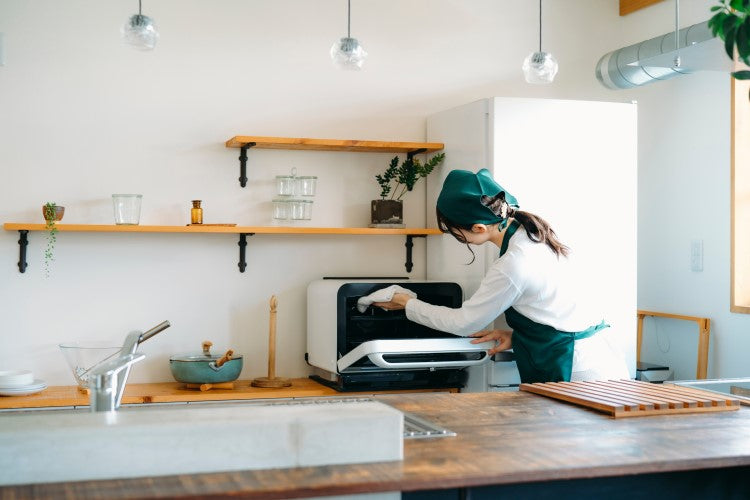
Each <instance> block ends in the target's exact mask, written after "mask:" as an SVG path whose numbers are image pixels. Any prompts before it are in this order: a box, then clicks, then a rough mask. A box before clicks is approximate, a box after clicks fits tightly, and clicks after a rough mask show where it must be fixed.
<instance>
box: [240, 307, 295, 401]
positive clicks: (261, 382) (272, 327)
mask: <svg viewBox="0 0 750 500" xmlns="http://www.w3.org/2000/svg"><path fill="white" fill-rule="evenodd" d="M277 303H278V302H277V300H276V296H275V295H272V296H271V313H270V318H269V325H268V377H258V378H255V379H253V381H252V382H251V383H250V385H252V386H253V387H289V386H290V385H292V381H291V380H289V379H288V378H278V377H276V305H277Z"/></svg>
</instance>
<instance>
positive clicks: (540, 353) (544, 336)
mask: <svg viewBox="0 0 750 500" xmlns="http://www.w3.org/2000/svg"><path fill="white" fill-rule="evenodd" d="M519 226H520V224H519V223H518V222H517V221H515V220H514V221H513V222H511V224H510V226H508V229H507V231H506V232H505V236H504V237H503V243H502V246H501V247H500V256H501V257H502V256H503V254H504V253H505V251H506V250H507V249H508V242H509V241H510V238H511V237H512V236H513V234H514V233H515V232H516V230H517V229H518V228H519ZM505 321H506V322H507V323H508V326H509V327H510V328H511V329H512V330H513V337H512V346H513V353H514V355H515V358H516V364H517V365H518V372H519V374H520V375H521V382H523V383H533V382H560V381H566V382H567V381H569V380H570V375H571V372H572V371H573V345H574V344H575V341H576V340H579V339H585V338H586V337H591V336H592V335H594V334H595V333H596V332H598V331H599V330H603V329H604V328H607V327H608V326H609V325H608V324H606V323H605V322H604V321H602V322H601V323H599V324H598V325H596V326H592V327H589V328H587V329H586V330H583V331H582V332H563V331H560V330H557V329H555V328H553V327H551V326H549V325H543V324H541V323H537V322H535V321H532V320H530V319H529V318H527V317H526V316H524V315H522V314H520V313H519V312H518V311H516V310H515V309H513V308H512V307H511V308H508V310H507V311H505Z"/></svg>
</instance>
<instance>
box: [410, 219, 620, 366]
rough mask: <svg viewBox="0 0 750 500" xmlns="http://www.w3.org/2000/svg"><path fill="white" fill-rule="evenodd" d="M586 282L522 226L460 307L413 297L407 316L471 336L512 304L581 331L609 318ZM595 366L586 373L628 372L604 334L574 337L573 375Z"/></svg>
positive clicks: (559, 326)
mask: <svg viewBox="0 0 750 500" xmlns="http://www.w3.org/2000/svg"><path fill="white" fill-rule="evenodd" d="M581 285H582V284H581V283H580V276H577V275H576V273H575V272H574V269H573V268H572V266H571V265H570V262H569V260H568V259H567V258H565V257H558V256H557V255H556V254H555V253H554V252H553V251H552V250H551V249H550V248H549V247H548V246H547V245H546V244H542V243H537V242H534V241H532V240H531V239H530V238H529V237H528V235H527V234H526V231H525V230H524V229H523V227H520V228H519V229H518V231H516V232H515V234H513V236H512V237H511V238H510V241H509V244H508V249H507V250H506V252H505V254H503V256H502V257H500V258H499V259H497V260H496V261H495V262H494V263H493V264H492V266H491V267H490V269H489V270H488V272H487V274H486V275H485V277H484V279H482V282H481V284H480V285H479V288H478V289H477V291H476V292H475V293H474V295H472V296H471V297H470V298H469V299H468V300H466V301H465V302H464V303H463V304H462V306H461V307H460V308H457V309H453V308H450V307H445V306H436V305H432V304H428V303H426V302H423V301H421V300H418V299H411V300H409V302H407V304H406V317H407V318H409V319H410V320H411V321H414V322H416V323H420V324H422V325H425V326H428V327H430V328H434V329H436V330H440V331H444V332H448V333H452V334H454V335H461V336H468V335H471V334H472V333H475V332H478V331H481V330H482V329H484V328H485V327H486V326H487V325H489V324H491V323H492V322H493V321H494V320H495V318H497V317H498V316H500V315H501V314H502V313H504V312H505V310H506V309H508V308H509V307H511V306H512V307H513V308H514V309H515V310H516V311H518V312H519V313H520V314H522V315H524V316H526V317H527V318H528V319H530V320H532V321H535V322H537V323H540V324H544V325H549V326H552V327H553V328H555V329H556V330H561V331H566V332H579V331H583V330H585V329H587V328H589V327H590V326H593V325H597V324H599V323H600V322H601V321H602V320H603V319H605V318H602V317H600V316H598V315H597V312H596V311H593V310H592V309H591V308H590V307H589V306H588V303H587V301H586V300H585V297H586V296H587V295H588V291H587V290H585V289H583V288H582V286H581ZM607 365H610V366H609V367H608V366H607ZM590 371H594V372H596V373H595V374H588V375H584V376H583V378H584V379H596V378H628V377H629V373H628V371H627V367H626V366H625V363H624V361H623V360H622V359H621V357H620V358H619V362H618V356H616V354H615V353H614V352H612V350H611V348H610V346H609V344H608V343H607V342H606V341H605V340H604V339H603V338H601V336H600V335H594V336H592V337H589V338H587V339H582V340H577V341H576V342H575V347H574V355H573V372H574V376H575V375H576V374H575V372H590ZM580 379H581V378H573V380H580Z"/></svg>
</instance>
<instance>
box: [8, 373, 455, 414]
mask: <svg viewBox="0 0 750 500" xmlns="http://www.w3.org/2000/svg"><path fill="white" fill-rule="evenodd" d="M250 382H251V380H236V381H235V383H234V389H210V390H208V391H200V390H198V389H188V388H186V387H185V384H182V383H179V382H160V383H149V384H128V385H127V386H125V393H124V394H123V396H122V404H137V403H177V402H196V401H229V400H236V399H240V400H244V399H266V398H272V399H279V398H310V397H325V396H356V395H372V394H374V393H377V394H389V393H394V392H397V393H405V392H406V393H408V392H446V391H448V392H457V390H456V389H420V390H417V391H363V392H338V391H336V390H335V389H333V388H331V387H327V386H325V385H322V384H320V383H318V382H315V381H314V380H311V379H309V378H295V379H291V382H292V385H291V387H283V388H279V389H275V388H260V387H252V386H251V385H250ZM88 404H89V396H88V394H85V393H83V392H81V391H80V390H78V388H77V386H73V385H65V386H62V385H60V386H51V387H48V388H47V389H45V390H44V391H42V392H40V393H37V394H32V395H29V396H7V397H0V409H13V408H42V407H57V406H88Z"/></svg>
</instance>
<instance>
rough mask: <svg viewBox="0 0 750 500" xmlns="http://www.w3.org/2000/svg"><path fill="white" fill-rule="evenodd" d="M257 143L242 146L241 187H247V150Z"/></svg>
mask: <svg viewBox="0 0 750 500" xmlns="http://www.w3.org/2000/svg"><path fill="white" fill-rule="evenodd" d="M255 144H256V143H254V142H248V143H247V144H245V145H244V146H240V186H242V187H245V186H247V149H248V148H251V147H253V146H255Z"/></svg>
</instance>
